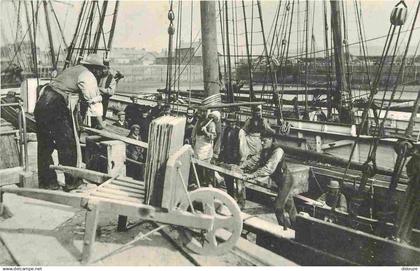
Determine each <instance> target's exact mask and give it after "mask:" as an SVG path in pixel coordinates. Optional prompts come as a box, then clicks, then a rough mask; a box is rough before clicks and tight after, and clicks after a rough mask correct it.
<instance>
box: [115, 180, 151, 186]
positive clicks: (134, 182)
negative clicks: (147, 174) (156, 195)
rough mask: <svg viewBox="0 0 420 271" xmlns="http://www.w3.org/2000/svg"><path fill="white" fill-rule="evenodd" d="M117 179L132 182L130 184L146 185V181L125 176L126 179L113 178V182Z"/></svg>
mask: <svg viewBox="0 0 420 271" xmlns="http://www.w3.org/2000/svg"><path fill="white" fill-rule="evenodd" d="M115 181H116V182H124V183H130V184H135V185H141V186H144V182H143V181H139V180H134V179H132V178H124V179H115V180H113V182H115Z"/></svg>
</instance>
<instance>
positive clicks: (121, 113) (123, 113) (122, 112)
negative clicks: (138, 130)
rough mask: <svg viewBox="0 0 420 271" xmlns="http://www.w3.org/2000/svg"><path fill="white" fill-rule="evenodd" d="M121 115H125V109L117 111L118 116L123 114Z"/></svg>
mask: <svg viewBox="0 0 420 271" xmlns="http://www.w3.org/2000/svg"><path fill="white" fill-rule="evenodd" d="M121 115H125V112H124V111H120V112H118V113H117V116H121Z"/></svg>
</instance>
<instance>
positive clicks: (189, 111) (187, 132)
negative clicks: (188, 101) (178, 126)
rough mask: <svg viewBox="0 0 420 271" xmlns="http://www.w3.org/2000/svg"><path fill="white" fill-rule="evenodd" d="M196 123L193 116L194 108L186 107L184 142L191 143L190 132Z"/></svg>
mask: <svg viewBox="0 0 420 271" xmlns="http://www.w3.org/2000/svg"><path fill="white" fill-rule="evenodd" d="M196 123H197V119H196V118H195V116H194V109H193V108H190V107H188V109H187V119H186V123H185V133H184V144H190V145H191V144H192V132H193V130H194V127H195V124H196Z"/></svg>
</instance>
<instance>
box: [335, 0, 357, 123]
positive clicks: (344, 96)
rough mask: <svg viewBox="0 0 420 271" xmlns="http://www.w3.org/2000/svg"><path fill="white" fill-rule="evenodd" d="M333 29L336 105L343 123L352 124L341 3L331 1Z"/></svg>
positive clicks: (336, 0)
mask: <svg viewBox="0 0 420 271" xmlns="http://www.w3.org/2000/svg"><path fill="white" fill-rule="evenodd" d="M330 3H331V28H332V36H333V41H334V60H335V76H336V81H337V86H336V90H335V92H334V94H333V97H334V103H335V104H336V106H337V110H338V112H339V115H340V121H341V122H342V123H349V124H350V123H352V122H353V113H352V110H351V109H352V108H351V100H350V97H351V95H350V89H349V86H348V84H347V80H346V74H347V73H346V65H345V58H344V51H343V38H342V18H341V14H342V12H341V8H342V7H341V3H342V2H341V1H338V0H331V1H330Z"/></svg>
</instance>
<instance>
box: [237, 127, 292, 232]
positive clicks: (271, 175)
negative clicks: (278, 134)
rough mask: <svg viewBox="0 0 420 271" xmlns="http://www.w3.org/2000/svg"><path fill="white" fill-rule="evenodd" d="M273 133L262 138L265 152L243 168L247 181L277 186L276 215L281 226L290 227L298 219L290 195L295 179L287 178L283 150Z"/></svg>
mask: <svg viewBox="0 0 420 271" xmlns="http://www.w3.org/2000/svg"><path fill="white" fill-rule="evenodd" d="M273 136H274V134H272V133H271V132H264V133H263V134H262V136H261V138H262V147H263V150H262V151H261V154H260V155H259V156H254V157H252V159H248V160H246V161H245V162H244V163H243V164H242V166H241V168H242V169H243V170H244V171H245V172H250V173H249V174H245V179H255V180H257V181H259V182H263V183H267V184H268V183H269V181H270V179H271V181H274V182H275V183H276V184H277V187H278V188H277V189H278V190H277V197H276V201H275V204H274V208H275V214H276V217H277V221H278V223H279V224H281V225H283V226H284V227H290V226H291V225H292V223H293V222H294V221H295V219H296V213H297V211H296V207H295V204H294V202H293V197H292V195H291V194H290V192H291V190H292V188H293V178H286V171H287V166H286V162H285V154H284V151H283V149H282V148H280V147H279V146H276V145H275V144H274V143H273V140H274V139H273Z"/></svg>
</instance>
